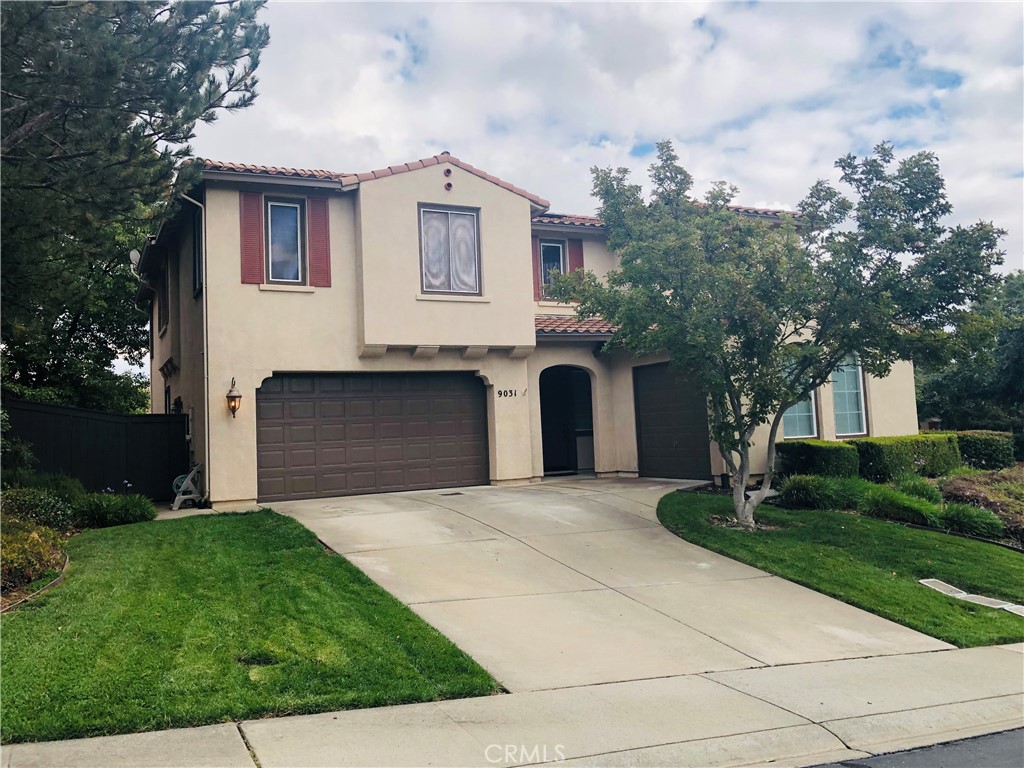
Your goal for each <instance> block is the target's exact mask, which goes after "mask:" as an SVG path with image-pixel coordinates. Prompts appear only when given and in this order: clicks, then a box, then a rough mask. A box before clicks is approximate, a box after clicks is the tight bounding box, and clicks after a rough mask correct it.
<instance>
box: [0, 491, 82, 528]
mask: <svg viewBox="0 0 1024 768" xmlns="http://www.w3.org/2000/svg"><path fill="white" fill-rule="evenodd" d="M0 505H2V508H3V514H4V516H5V517H10V518H13V519H15V520H21V521H24V522H29V523H35V524H37V525H44V526H46V527H47V528H52V529H54V530H56V531H66V530H68V529H69V528H70V527H71V525H72V523H73V522H74V513H73V510H72V509H71V505H70V504H68V502H66V501H65V500H64V499H62V498H60V497H59V496H57V495H55V494H54V493H51V492H50V491H44V490H42V489H41V488H8V489H7V490H6V491H4V492H3V494H2V495H0Z"/></svg>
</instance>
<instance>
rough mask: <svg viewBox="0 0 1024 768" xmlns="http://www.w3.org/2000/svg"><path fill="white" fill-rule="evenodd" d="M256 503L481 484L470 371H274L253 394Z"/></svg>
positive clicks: (481, 420)
mask: <svg viewBox="0 0 1024 768" xmlns="http://www.w3.org/2000/svg"><path fill="white" fill-rule="evenodd" d="M256 450H257V463H258V470H259V491H258V492H259V499H260V501H279V500H282V499H306V498H312V497H316V496H344V495H349V494H356V493H381V492H385V491H406V490H417V489H423V488H447V487H453V486H460V485H477V484H482V483H487V482H488V466H487V406H486V400H485V395H484V386H483V382H481V381H480V379H478V378H477V377H476V376H475V375H473V374H472V373H334V374H279V375H275V376H273V377H272V378H270V379H267V380H266V381H265V382H263V386H261V387H260V388H259V389H258V390H257V391H256Z"/></svg>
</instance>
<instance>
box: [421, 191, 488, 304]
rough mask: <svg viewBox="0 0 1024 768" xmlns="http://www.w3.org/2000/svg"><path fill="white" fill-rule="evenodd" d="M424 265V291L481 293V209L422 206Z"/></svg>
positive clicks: (422, 256) (422, 258) (422, 271)
mask: <svg viewBox="0 0 1024 768" xmlns="http://www.w3.org/2000/svg"><path fill="white" fill-rule="evenodd" d="M420 266H421V274H422V288H423V292H424V293H465V294H479V293H480V230H479V222H478V216H477V210H474V209H466V208H441V207H433V206H432V207H426V206H421V207H420Z"/></svg>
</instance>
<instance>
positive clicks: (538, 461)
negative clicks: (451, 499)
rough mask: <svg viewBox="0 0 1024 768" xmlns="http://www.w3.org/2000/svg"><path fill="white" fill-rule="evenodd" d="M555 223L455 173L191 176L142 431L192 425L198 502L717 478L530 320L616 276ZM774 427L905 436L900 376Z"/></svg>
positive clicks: (657, 372)
mask: <svg viewBox="0 0 1024 768" xmlns="http://www.w3.org/2000/svg"><path fill="white" fill-rule="evenodd" d="M548 207H549V204H548V202H547V201H546V200H544V199H542V198H540V197H538V196H537V195H533V194H530V193H529V192H526V191H524V190H522V189H519V188H518V187H515V186H513V185H511V184H508V183H506V182H504V181H501V180H500V179H497V178H495V177H493V176H491V175H489V174H486V173H484V172H483V171H480V170H478V169H476V168H474V167H473V166H471V165H468V164H466V163H464V162H462V161H460V160H458V159H457V158H455V157H453V156H451V155H449V154H447V153H442V154H440V155H437V156H435V157H430V158H427V159H425V160H419V161H416V162H413V163H408V164H406V165H400V166H392V167H391V168H386V169H383V170H380V171H374V172H372V173H359V174H339V173H329V172H326V171H307V170H294V169H287V168H269V167H261V166H246V165H234V164H228V163H215V162H210V161H206V162H205V166H204V172H203V181H202V183H201V184H200V185H199V186H198V188H197V189H195V190H194V191H193V192H192V193H191V194H190V195H189V196H188V197H187V198H186V199H185V200H183V201H182V209H181V211H180V213H179V215H178V216H177V217H176V218H175V219H174V220H172V221H170V222H168V223H167V224H166V225H164V226H163V227H162V228H161V230H160V232H159V233H158V235H157V236H156V237H155V238H153V239H151V241H150V242H149V243H148V245H147V246H146V248H145V252H144V253H143V256H142V260H141V262H140V264H139V272H140V274H141V275H142V276H143V278H144V280H145V282H146V286H147V287H146V288H145V289H144V291H143V293H142V295H143V296H145V297H146V298H148V299H149V302H150V306H151V310H152V328H153V342H152V349H151V368H152V371H151V387H152V402H153V411H154V412H157V413H162V412H167V411H170V410H173V409H175V408H176V407H177V408H181V409H183V410H184V411H185V412H187V413H189V414H190V415H191V417H192V419H191V425H192V426H191V434H192V443H193V444H192V450H193V454H194V457H195V460H196V461H198V462H201V463H203V464H204V465H205V468H206V473H205V482H206V487H207V493H208V496H209V498H210V499H211V501H212V502H213V503H214V504H220V505H227V504H231V503H238V504H247V503H251V502H252V501H254V500H259V501H267V502H272V501H277V500H282V499H294V498H309V497H315V496H335V495H343V494H354V493H371V492H378V491H398V490H407V489H422V488H447V487H455V486H461V485H472V484H481V483H491V484H502V483H523V482H530V481H536V480H539V479H540V478H542V477H543V476H544V475H546V474H554V473H560V472H565V473H573V472H577V471H588V470H589V471H594V472H596V474H597V475H598V476H599V477H600V476H629V477H632V476H636V475H637V474H639V475H645V476H653V477H675V478H709V479H710V478H711V477H712V476H713V475H717V474H719V473H721V472H723V471H724V466H723V464H722V461H721V459H720V457H719V456H718V454H717V450H716V449H715V448H714V446H713V445H712V444H711V443H710V441H709V438H708V427H707V419H706V416H705V401H704V397H703V396H702V394H701V392H700V391H698V390H697V389H696V388H695V387H693V386H690V385H689V384H688V382H686V380H685V378H683V379H680V378H679V377H677V376H675V375H673V374H671V373H670V372H669V370H668V366H667V363H666V358H665V357H664V356H662V357H650V358H645V359H635V358H633V357H632V356H631V355H629V354H628V353H626V352H622V351H619V352H615V353H611V354H609V353H604V352H602V351H601V347H602V344H603V343H604V341H605V340H607V339H608V338H609V337H610V336H611V331H612V328H611V327H610V326H609V325H608V323H606V322H604V321H601V320H585V321H579V320H576V319H575V318H574V317H573V309H572V307H570V306H566V305H564V304H559V303H557V302H555V301H550V300H548V299H546V298H545V285H546V283H547V282H548V279H547V277H546V275H547V274H548V273H549V272H550V270H551V269H557V270H559V271H565V270H573V269H577V268H580V267H582V268H585V269H588V270H593V271H594V272H596V273H597V274H598V275H602V274H604V273H605V272H607V271H608V270H609V269H611V268H612V267H614V266H615V257H614V256H613V255H612V254H611V253H610V252H609V251H608V249H607V247H606V246H605V231H604V227H603V225H602V223H601V221H600V220H598V219H596V218H594V217H591V216H569V215H562V214H553V213H549V212H548ZM736 210H737V212H738V213H740V214H743V215H752V216H759V217H766V218H769V219H777V218H778V216H779V212H773V211H763V210H759V209H745V208H737V209H736ZM232 381H234V382H235V385H236V386H237V388H238V391H239V392H240V393H241V395H242V398H241V406H240V408H239V409H238V411H237V415H236V416H235V417H233V416H232V414H231V412H230V411H229V409H228V407H227V400H226V399H225V396H226V394H227V393H228V390H229V389H230V388H231V386H232ZM784 426H785V436H786V437H804V436H818V437H822V438H825V439H833V438H835V437H836V435H837V431H838V432H839V433H840V434H871V435H891V434H906V433H914V432H916V431H917V414H916V409H915V403H914V384H913V369H912V367H911V366H910V365H909V364H899V365H897V366H896V367H895V368H894V369H893V372H892V375H890V376H889V377H888V378H886V379H882V380H879V379H873V378H871V377H866V376H864V375H862V373H861V371H860V369H859V368H857V367H856V366H853V367H851V368H849V369H846V370H844V371H843V372H841V373H839V374H837V375H836V377H835V378H834V382H833V383H832V384H831V385H830V386H826V387H824V388H823V389H822V390H821V391H819V392H818V393H817V395H816V397H815V398H812V400H810V401H809V402H807V403H806V404H804V405H801V406H799V407H797V408H795V409H792V411H791V412H790V413H788V414H787V416H786V418H785V422H784ZM755 440H756V441H758V442H760V446H759V447H760V449H761V451H762V455H761V462H762V466H763V461H764V458H763V450H764V446H763V443H764V438H763V435H759V436H758V437H757V438H755Z"/></svg>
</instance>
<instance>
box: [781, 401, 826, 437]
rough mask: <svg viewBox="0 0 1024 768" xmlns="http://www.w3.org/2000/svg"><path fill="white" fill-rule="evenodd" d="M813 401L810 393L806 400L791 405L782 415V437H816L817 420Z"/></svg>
mask: <svg viewBox="0 0 1024 768" xmlns="http://www.w3.org/2000/svg"><path fill="white" fill-rule="evenodd" d="M815 405H816V403H815V400H814V393H813V392H812V393H811V394H810V395H809V396H808V397H807V398H806V399H804V400H801V401H800V402H799V403H797V404H796V405H792V406H790V407H789V408H787V409H786V412H785V413H784V414H782V436H783V437H786V438H794V437H817V436H818V420H817V418H816V415H815Z"/></svg>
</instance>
